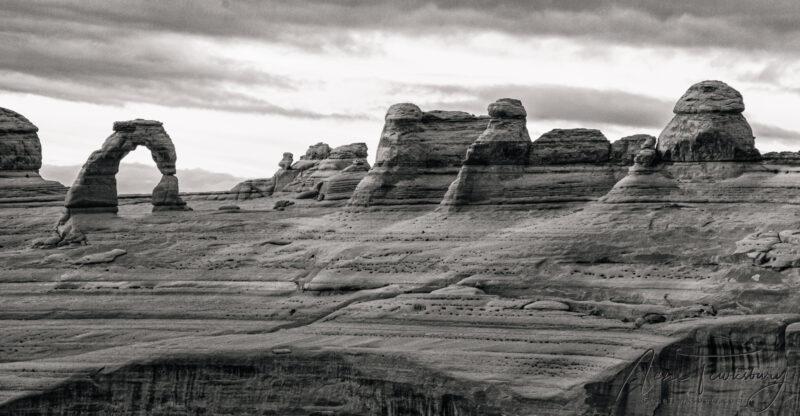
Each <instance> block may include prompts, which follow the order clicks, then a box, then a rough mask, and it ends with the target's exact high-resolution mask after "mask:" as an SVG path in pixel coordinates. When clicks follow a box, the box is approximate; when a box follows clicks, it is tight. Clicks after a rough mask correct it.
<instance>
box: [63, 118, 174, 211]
mask: <svg viewBox="0 0 800 416" xmlns="http://www.w3.org/2000/svg"><path fill="white" fill-rule="evenodd" d="M138 146H145V147H147V148H148V149H149V150H150V153H151V154H152V156H153V160H154V161H155V162H156V166H157V167H158V170H159V171H160V172H161V174H162V175H163V177H162V178H161V182H159V184H158V185H157V186H156V188H155V189H154V190H153V204H154V207H156V208H154V210H158V211H163V210H184V209H186V203H185V202H183V200H181V198H180V196H179V195H178V178H177V177H175V160H176V153H175V146H174V145H173V144H172V140H171V139H170V137H169V135H167V132H166V131H165V130H164V127H163V126H162V124H161V122H158V121H153V120H142V119H136V120H132V121H118V122H116V123H114V134H112V135H111V136H109V137H108V139H106V141H105V143H103V146H102V147H101V148H100V150H96V151H95V152H93V153H92V154H91V156H89V160H87V161H86V163H85V164H84V165H83V168H82V169H81V171H80V173H79V174H78V177H77V179H75V183H74V184H73V185H72V187H71V188H70V189H69V192H68V193H67V197H66V201H65V206H66V207H67V209H68V210H69V212H71V213H75V212H114V213H115V212H117V180H116V178H115V175H116V174H117V172H118V171H119V163H120V161H121V160H122V158H124V157H125V156H126V155H127V154H128V153H129V152H131V151H133V150H134V149H136V148H137V147H138Z"/></svg>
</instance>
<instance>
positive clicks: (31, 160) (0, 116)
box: [0, 108, 67, 201]
mask: <svg viewBox="0 0 800 416" xmlns="http://www.w3.org/2000/svg"><path fill="white" fill-rule="evenodd" d="M38 131H39V128H38V127H36V126H35V125H34V124H33V123H31V122H30V121H29V120H28V119H27V118H25V117H23V116H22V115H20V114H18V113H16V112H14V111H11V110H8V109H5V108H0V201H3V200H9V201H13V200H18V199H29V198H38V197H46V196H52V195H56V196H57V195H63V194H64V193H65V192H66V191H67V188H65V187H64V185H62V184H60V183H58V182H56V181H47V180H44V179H42V177H41V176H39V169H40V168H41V167H42V145H41V142H40V141H39V136H38V135H37V132H38Z"/></svg>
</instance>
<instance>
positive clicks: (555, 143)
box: [441, 98, 643, 209]
mask: <svg viewBox="0 0 800 416" xmlns="http://www.w3.org/2000/svg"><path fill="white" fill-rule="evenodd" d="M488 110H489V116H490V117H491V121H490V122H489V125H488V127H487V129H486V131H484V132H483V134H481V136H480V137H479V138H478V139H477V140H476V141H475V142H474V143H473V144H472V145H471V146H470V147H469V149H468V150H467V153H466V158H465V160H464V164H463V166H462V167H461V170H460V171H459V174H458V176H457V177H456V179H455V180H454V181H453V183H452V184H451V185H450V187H449V189H448V192H447V194H446V195H445V196H444V198H443V199H442V202H441V205H442V206H444V207H448V209H453V208H455V207H458V206H462V205H471V204H482V205H493V204H512V203H516V204H519V203H540V202H567V201H586V200H593V199H597V198H599V197H601V196H602V195H604V194H605V193H606V192H608V190H609V189H611V187H612V186H613V185H614V183H616V181H617V180H619V178H620V177H622V175H623V174H624V168H621V167H620V166H621V165H625V164H630V163H632V161H631V160H630V159H631V158H630V157H628V154H629V153H631V152H633V149H635V147H636V146H637V145H638V144H640V143H641V142H642V140H643V139H642V138H640V137H635V138H625V139H623V141H622V143H621V144H620V145H617V147H616V152H615V153H614V157H615V158H614V159H613V161H612V159H611V154H612V152H611V149H612V145H611V143H609V141H608V139H606V138H605V136H603V134H602V133H601V132H600V131H599V130H592V129H556V130H552V131H550V132H547V133H545V134H544V135H542V136H541V137H540V138H539V139H537V140H536V141H534V142H531V140H530V137H529V136H528V131H527V128H526V127H525V117H526V112H525V109H524V108H523V106H522V103H521V102H520V101H519V100H514V99H508V98H503V99H500V100H498V101H497V102H495V103H492V104H490V105H489V109H488Z"/></svg>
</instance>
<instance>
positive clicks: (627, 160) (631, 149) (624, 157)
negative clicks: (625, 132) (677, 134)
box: [608, 134, 656, 166]
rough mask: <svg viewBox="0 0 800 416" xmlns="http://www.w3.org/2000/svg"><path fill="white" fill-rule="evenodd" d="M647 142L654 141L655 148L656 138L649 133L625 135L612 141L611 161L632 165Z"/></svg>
mask: <svg viewBox="0 0 800 416" xmlns="http://www.w3.org/2000/svg"><path fill="white" fill-rule="evenodd" d="M645 143H652V145H653V147H654V148H655V143H656V138H655V137H653V136H651V135H649V134H634V135H633V136H626V137H623V138H621V139H619V140H617V141H615V142H613V143H611V153H610V154H609V156H608V158H609V160H610V161H611V163H615V164H618V165H623V166H631V165H633V163H634V159H635V158H636V155H637V154H638V153H639V151H640V150H641V149H642V145H644V144H645Z"/></svg>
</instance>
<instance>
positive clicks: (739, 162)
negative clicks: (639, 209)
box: [603, 81, 800, 203]
mask: <svg viewBox="0 0 800 416" xmlns="http://www.w3.org/2000/svg"><path fill="white" fill-rule="evenodd" d="M674 111H675V117H674V118H673V119H672V121H670V122H669V124H668V125H667V126H666V127H665V128H664V131H663V132H662V133H661V135H660V136H659V138H658V143H657V145H656V146H655V147H650V146H648V147H647V149H645V150H642V151H641V152H640V154H639V155H637V156H636V157H637V158H640V159H642V160H641V163H637V164H636V165H634V166H633V167H631V169H630V171H629V173H628V175H627V176H626V177H625V178H624V179H622V180H621V181H619V182H618V183H617V184H616V185H615V186H614V188H613V189H612V190H611V191H610V192H609V193H608V195H606V196H605V197H604V198H603V200H604V201H606V202H610V203H625V202H787V203H798V202H800V185H799V184H800V167H799V166H798V165H797V164H796V163H794V162H793V160H794V156H793V155H792V154H791V153H785V154H770V156H769V158H767V159H764V160H761V157H760V156H759V153H758V150H756V148H755V139H754V137H753V134H752V130H751V129H750V126H749V125H748V123H747V120H746V119H745V118H744V116H743V115H742V114H741V113H742V112H743V111H744V101H743V99H742V96H741V94H740V93H739V92H738V91H736V90H735V89H733V88H732V87H730V86H728V85H727V84H725V83H722V82H720V81H703V82H700V83H698V84H695V85H693V86H691V87H690V88H689V90H688V91H687V92H686V93H685V94H684V95H683V96H682V97H681V98H680V99H679V100H678V102H677V104H676V105H675V110H674Z"/></svg>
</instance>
